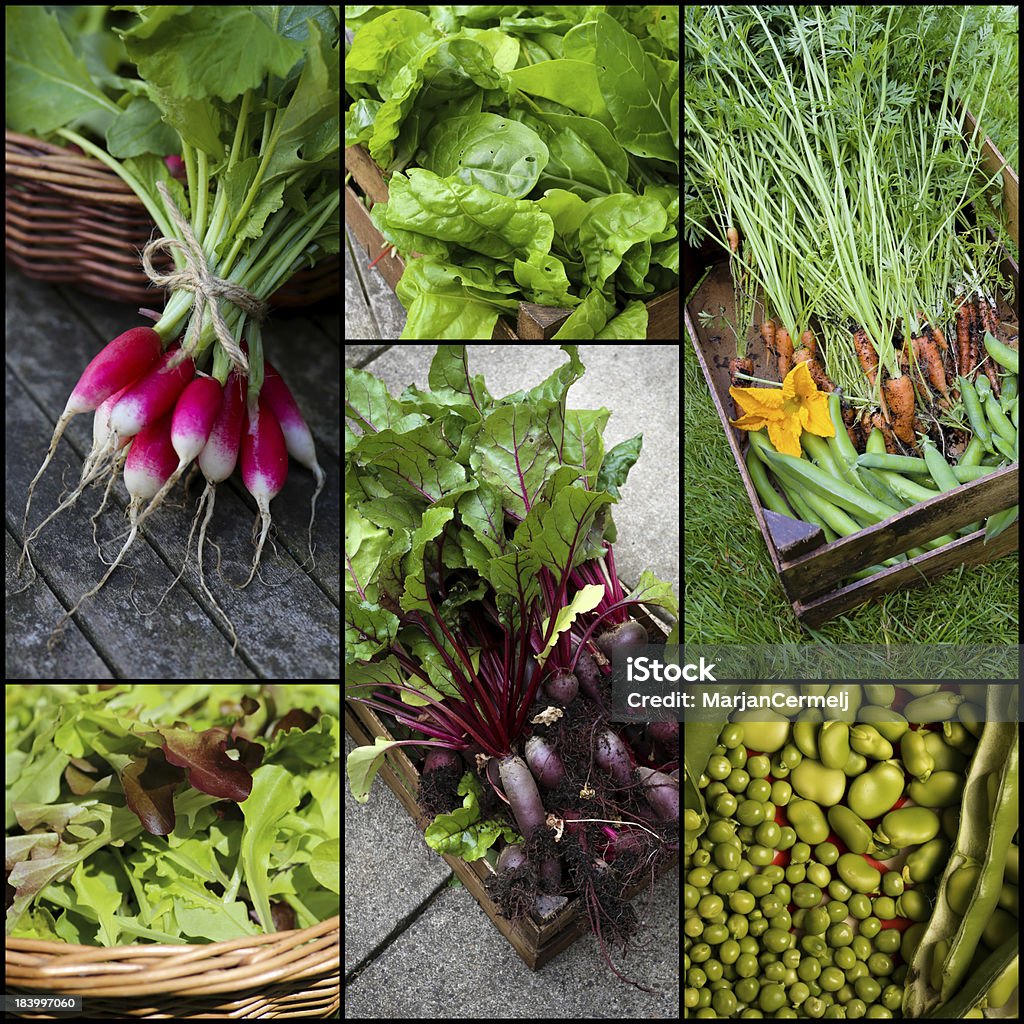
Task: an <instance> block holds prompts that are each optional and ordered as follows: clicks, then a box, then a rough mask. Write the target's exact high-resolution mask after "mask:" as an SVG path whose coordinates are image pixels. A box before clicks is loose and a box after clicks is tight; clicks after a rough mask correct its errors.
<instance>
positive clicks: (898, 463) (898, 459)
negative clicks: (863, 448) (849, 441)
mask: <svg viewBox="0 0 1024 1024" xmlns="http://www.w3.org/2000/svg"><path fill="white" fill-rule="evenodd" d="M857 465H858V467H859V466H864V467H865V468H866V469H887V470H889V471H890V472H893V473H910V474H912V475H914V476H927V475H928V467H927V466H926V465H925V463H924V460H923V459H913V458H911V457H910V456H909V455H890V454H889V453H888V452H885V453H884V454H882V453H877V452H865V453H864V454H863V455H858V456H857Z"/></svg>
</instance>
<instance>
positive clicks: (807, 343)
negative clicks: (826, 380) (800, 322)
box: [800, 328, 818, 359]
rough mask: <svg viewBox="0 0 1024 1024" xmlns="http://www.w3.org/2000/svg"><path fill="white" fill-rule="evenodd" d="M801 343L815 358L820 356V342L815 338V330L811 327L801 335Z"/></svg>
mask: <svg viewBox="0 0 1024 1024" xmlns="http://www.w3.org/2000/svg"><path fill="white" fill-rule="evenodd" d="M800 344H801V345H803V347H804V348H805V349H807V350H808V351H809V352H810V353H811V355H812V356H813V357H814V358H815V359H817V358H818V342H817V341H816V340H815V337H814V331H812V330H810V328H808V329H807V330H806V331H804V333H803V334H801V335H800Z"/></svg>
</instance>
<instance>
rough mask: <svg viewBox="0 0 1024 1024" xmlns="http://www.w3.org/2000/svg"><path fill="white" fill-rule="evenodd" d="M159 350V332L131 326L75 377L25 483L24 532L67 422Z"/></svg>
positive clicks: (137, 372) (136, 373) (129, 378)
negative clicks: (35, 469) (36, 468)
mask: <svg viewBox="0 0 1024 1024" xmlns="http://www.w3.org/2000/svg"><path fill="white" fill-rule="evenodd" d="M162 349H163V343H162V342H161V340H160V335H159V334H157V333H156V331H154V330H153V328H152V327H133V328H132V329H131V330H130V331H125V332H124V334H119V335H118V336H117V337H116V338H115V339H114V340H113V341H111V342H110V343H109V344H107V345H106V346H105V347H104V348H103V350H102V351H101V352H100V353H99V354H98V355H96V356H95V357H94V358H93V360H92V362H91V363H89V365H88V366H87V367H86V368H85V370H84V371H83V372H82V376H81V377H79V378H78V383H77V384H76V385H75V386H74V389H73V390H72V392H71V394H70V395H69V396H68V401H67V404H66V405H65V406H64V412H62V413H61V416H60V419H59V420H57V425H56V426H55V427H54V429H53V437H51V438H50V449H49V451H48V452H47V453H46V458H45V459H43V464H42V465H41V466H40V467H39V472H37V473H36V475H35V476H34V477H33V479H32V483H31V484H29V487H28V499H27V500H26V502H25V517H24V519H23V520H22V532H23V533H27V527H28V513H29V508H30V507H31V505H32V492H33V491H34V490H35V487H36V484H37V483H38V482H39V478H40V477H41V476H42V475H43V473H44V472H45V471H46V467H47V466H48V465H49V464H50V460H51V459H52V458H53V453H54V452H55V451H56V450H57V445H58V443H59V442H60V439H61V436H62V435H63V433H64V431H65V429H66V428H67V425H68V424H69V423H70V422H71V420H72V419H74V417H75V416H77V415H78V414H79V413H80V412H92V411H93V410H94V409H95V408H97V407H98V406H99V405H101V404H102V403H103V402H105V401H106V400H107V399H108V398H109V397H110V396H111V395H112V394H114V392H115V391H120V390H121V388H124V387H127V386H128V385H129V384H131V383H132V382H134V381H135V380H137V379H138V378H139V377H140V376H141V375H142V374H143V373H145V372H146V370H148V369H149V368H150V367H151V366H152V365H153V363H155V362H156V360H157V359H158V358H159V357H160V352H161V351H162ZM23 557H24V556H23Z"/></svg>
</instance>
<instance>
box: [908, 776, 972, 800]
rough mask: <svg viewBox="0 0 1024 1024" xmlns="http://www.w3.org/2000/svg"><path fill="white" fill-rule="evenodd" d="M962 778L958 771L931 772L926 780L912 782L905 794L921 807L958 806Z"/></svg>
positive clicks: (962, 790)
mask: <svg viewBox="0 0 1024 1024" xmlns="http://www.w3.org/2000/svg"><path fill="white" fill-rule="evenodd" d="M963 792H964V778H963V776H962V775H960V774H959V773H958V772H933V773H932V775H931V778H929V779H928V781H927V782H912V783H911V784H910V785H909V786H908V787H907V795H908V796H909V797H910V799H911V800H913V801H914V803H915V804H919V805H920V806H921V807H952V806H953V805H954V804H955V805H957V806H959V804H960V797H961V796H963Z"/></svg>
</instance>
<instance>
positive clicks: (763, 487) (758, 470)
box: [744, 446, 795, 519]
mask: <svg viewBox="0 0 1024 1024" xmlns="http://www.w3.org/2000/svg"><path fill="white" fill-rule="evenodd" d="M744 461H745V462H746V464H747V472H748V473H749V474H750V482H751V483H752V484H753V485H754V490H755V491H757V496H758V497H759V498H760V499H761V504H762V505H763V506H764V507H765V508H770V509H771V510H772V511H773V512H778V514H779V515H780V516H788V517H789V518H790V519H793V518H795V517H794V515H793V512H792V510H791V509H790V507H789V506H788V505H787V504H786V503H785V501H783V500H782V496H781V495H780V494H779V492H778V491H777V490H775V488H774V487H772V485H771V481H770V480H769V479H768V474H767V472H765V468H764V463H763V462H762V461H761V459H760V458H758V456H757V453H756V449H755V448H753V447H752V446H751V447H748V448H747V454H746V458H745V459H744Z"/></svg>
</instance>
